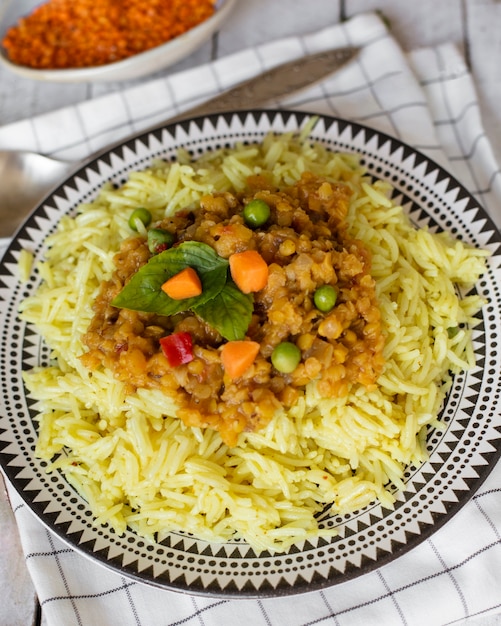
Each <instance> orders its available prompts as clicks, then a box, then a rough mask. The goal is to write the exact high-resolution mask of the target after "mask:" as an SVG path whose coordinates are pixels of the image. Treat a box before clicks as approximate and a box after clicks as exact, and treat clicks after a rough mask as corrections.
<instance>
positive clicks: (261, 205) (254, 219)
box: [243, 198, 270, 228]
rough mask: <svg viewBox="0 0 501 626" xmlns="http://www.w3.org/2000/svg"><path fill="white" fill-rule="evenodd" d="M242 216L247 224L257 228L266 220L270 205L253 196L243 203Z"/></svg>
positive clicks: (268, 215)
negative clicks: (252, 198)
mask: <svg viewBox="0 0 501 626" xmlns="http://www.w3.org/2000/svg"><path fill="white" fill-rule="evenodd" d="M243 216H244V221H245V223H246V224H247V226H250V227H251V228H259V227H260V226H263V225H264V224H266V222H267V221H268V219H269V217H270V207H269V206H268V205H267V204H266V202H265V201H264V200H259V199H258V198H255V199H254V200H251V201H250V202H248V203H247V204H246V205H245V207H244V211H243Z"/></svg>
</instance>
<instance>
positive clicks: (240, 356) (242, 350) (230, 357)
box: [221, 341, 260, 378]
mask: <svg viewBox="0 0 501 626" xmlns="http://www.w3.org/2000/svg"><path fill="white" fill-rule="evenodd" d="M259 347H260V346H259V344H258V343H257V342H255V341H228V343H225V344H224V345H223V347H222V348H221V362H222V363H223V367H224V371H225V372H226V373H227V374H228V376H229V377H230V378H240V376H242V374H244V373H245V371H246V370H247V369H248V368H249V367H250V366H251V365H252V364H253V363H254V360H255V358H256V356H257V354H258V352H259Z"/></svg>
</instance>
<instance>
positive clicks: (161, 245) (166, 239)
mask: <svg viewBox="0 0 501 626" xmlns="http://www.w3.org/2000/svg"><path fill="white" fill-rule="evenodd" d="M173 243H174V235H173V234H172V233H170V232H169V231H168V230H164V229H163V228H150V230H149V231H148V249H149V251H150V252H151V253H152V254H158V253H159V252H163V251H164V250H167V248H170V247H171V246H172V244H173Z"/></svg>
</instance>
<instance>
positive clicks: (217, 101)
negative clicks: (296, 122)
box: [167, 47, 359, 123]
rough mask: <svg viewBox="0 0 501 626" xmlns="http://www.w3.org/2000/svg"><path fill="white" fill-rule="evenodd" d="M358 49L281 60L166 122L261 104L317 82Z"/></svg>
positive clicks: (340, 65) (340, 49)
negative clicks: (285, 60)
mask: <svg viewBox="0 0 501 626" xmlns="http://www.w3.org/2000/svg"><path fill="white" fill-rule="evenodd" d="M358 52H359V48H354V47H346V48H333V49H331V50H325V51H324V52H317V53H315V54H310V55H307V56H304V57H300V58H298V59H295V60H293V61H288V62H287V63H281V64H280V65H277V66H275V67H273V68H271V69H269V70H266V71H265V72H263V73H262V74H259V75H257V76H254V77H253V78H250V79H249V80H246V81H244V82H242V83H239V84H237V85H236V86H235V87H232V88H231V89H229V90H228V91H224V92H223V93H221V94H220V95H218V96H215V97H214V98H211V99H210V100H207V101H206V102H204V103H203V104H201V105H199V106H196V107H193V108H191V109H189V110H188V111H184V112H183V113H181V114H179V115H176V116H175V117H172V118H169V119H168V120H167V122H168V123H170V122H177V121H179V120H181V119H186V118H188V117H196V116H197V115H208V114H210V113H219V112H222V111H234V110H236V109H242V108H245V109H251V108H255V107H258V106H261V105H263V104H265V103H267V102H270V101H271V100H274V99H275V98H278V97H284V96H286V95H289V94H291V93H294V92H296V91H299V90H301V89H304V88H305V87H309V86H311V85H313V84H315V83H317V82H319V81H320V80H322V79H323V78H325V77H326V76H328V75H329V74H332V73H334V72H336V71H337V70H339V69H341V67H343V66H344V65H346V64H347V63H349V62H350V61H351V60H352V59H354V58H355V56H356V55H357V54H358Z"/></svg>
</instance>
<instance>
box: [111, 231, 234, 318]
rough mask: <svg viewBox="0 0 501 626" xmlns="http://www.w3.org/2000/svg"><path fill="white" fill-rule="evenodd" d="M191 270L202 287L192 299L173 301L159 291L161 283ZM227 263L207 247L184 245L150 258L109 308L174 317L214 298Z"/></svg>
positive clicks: (225, 275) (187, 242)
mask: <svg viewBox="0 0 501 626" xmlns="http://www.w3.org/2000/svg"><path fill="white" fill-rule="evenodd" d="M187 267H192V268H193V269H194V270H195V271H196V272H197V274H198V276H199V278H200V281H201V283H202V293H201V294H200V295H199V296H196V297H194V298H185V299H184V300H173V299H172V298H170V297H169V296H168V295H167V294H166V293H164V292H163V291H162V285H163V283H164V282H165V281H166V280H168V279H169V278H172V276H175V275H176V274H178V273H179V272H180V271H181V270H183V269H185V268H187ZM227 273H228V261H227V260H226V259H223V258H222V257H220V256H218V254H217V253H216V252H215V250H213V248H211V247H210V246H208V245H207V244H204V243H200V242H198V241H186V242H184V243H182V244H180V245H179V246H176V247H175V248H170V249H169V250H165V251H164V252H161V253H160V254H157V255H156V256H154V257H152V258H151V259H150V260H149V261H148V263H146V265H143V267H141V268H140V269H139V270H138V271H137V272H136V273H135V274H134V275H133V276H132V278H131V279H130V280H129V282H128V283H127V284H126V285H125V287H124V288H123V289H122V291H121V292H120V293H119V294H118V295H117V296H116V297H115V298H114V300H113V301H112V302H111V304H112V305H113V306H115V307H118V308H124V309H132V310H134V311H143V312H148V313H158V314H159V315H166V316H168V315H175V314H176V313H180V312H181V311H187V310H189V309H192V308H194V307H195V306H198V305H202V304H204V303H206V302H208V301H210V300H211V299H212V298H215V297H216V296H217V295H218V294H219V293H220V291H221V290H222V289H223V288H224V286H225V284H226V279H227Z"/></svg>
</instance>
